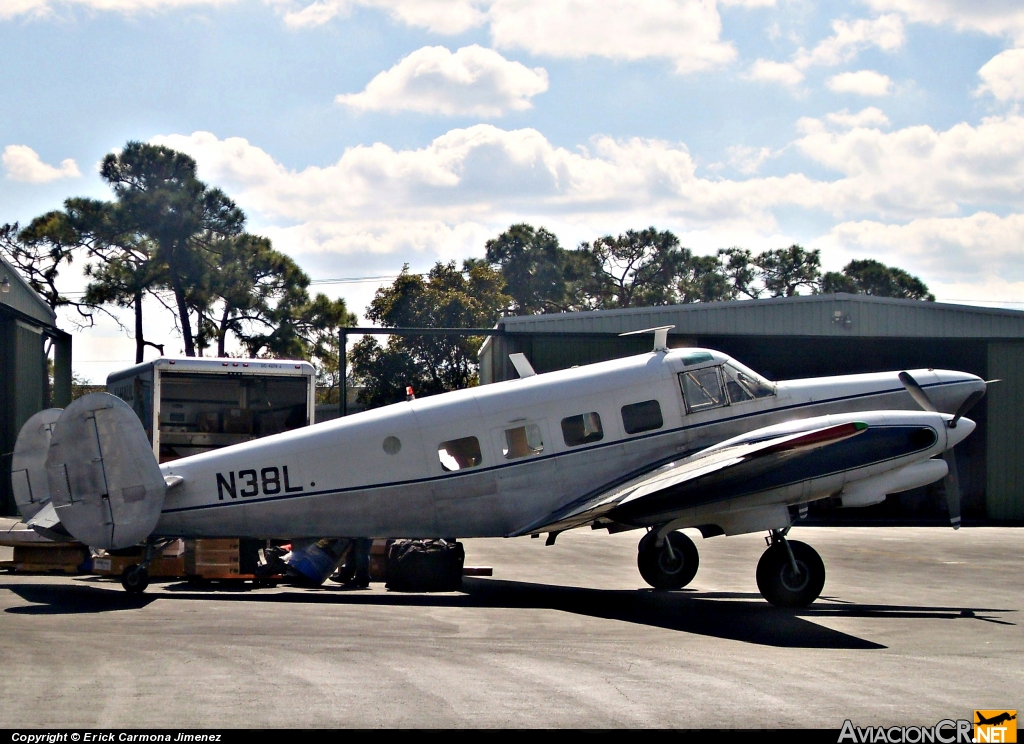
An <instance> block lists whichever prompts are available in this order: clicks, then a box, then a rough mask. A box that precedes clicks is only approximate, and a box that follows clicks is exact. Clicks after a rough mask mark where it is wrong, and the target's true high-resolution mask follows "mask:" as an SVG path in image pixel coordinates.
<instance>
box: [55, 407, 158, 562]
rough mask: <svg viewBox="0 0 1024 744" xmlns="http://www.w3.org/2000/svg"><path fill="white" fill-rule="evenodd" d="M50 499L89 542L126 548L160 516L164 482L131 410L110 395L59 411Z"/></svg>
mask: <svg viewBox="0 0 1024 744" xmlns="http://www.w3.org/2000/svg"><path fill="white" fill-rule="evenodd" d="M46 474H47V481H48V485H49V491H50V498H51V501H52V503H53V506H54V508H55V510H56V512H57V515H58V517H59V518H60V521H61V524H63V525H64V527H65V528H66V529H67V530H68V532H70V533H71V534H72V535H73V536H74V537H75V538H76V539H77V540H80V541H81V542H83V543H85V544H86V545H89V546H91V547H94V548H103V549H105V550H112V549H118V548H127V547H130V546H132V545H135V544H137V543H139V542H141V541H142V540H145V539H146V538H147V537H149V535H150V534H151V533H152V532H153V529H154V528H155V527H156V524H157V522H158V521H159V520H160V510H161V508H162V507H163V502H164V495H165V494H166V491H167V486H166V484H165V483H164V479H163V475H162V474H161V473H160V466H159V465H158V464H157V461H156V458H155V457H154V456H153V450H152V448H151V447H150V444H149V440H148V439H147V437H146V432H145V430H144V429H143V428H142V423H141V422H140V421H139V419H138V417H137V416H136V415H135V412H134V411H133V410H132V409H131V407H130V406H128V404H127V403H125V402H124V401H122V400H121V399H120V398H117V397H116V396H113V395H110V394H109V393H90V394H89V395H85V396H82V397H81V398H79V399H78V400H76V401H74V402H73V403H72V404H71V405H70V406H68V407H67V408H66V409H64V411H63V413H61V415H60V418H59V419H58V420H57V423H56V426H54V428H53V434H52V436H51V439H50V448H49V452H48V454H47V457H46Z"/></svg>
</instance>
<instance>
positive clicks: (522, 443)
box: [501, 424, 544, 460]
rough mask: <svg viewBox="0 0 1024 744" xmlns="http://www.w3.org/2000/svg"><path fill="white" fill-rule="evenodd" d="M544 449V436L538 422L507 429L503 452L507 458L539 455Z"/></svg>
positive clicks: (513, 458)
mask: <svg viewBox="0 0 1024 744" xmlns="http://www.w3.org/2000/svg"><path fill="white" fill-rule="evenodd" d="M543 451H544V438H543V437H542V436H541V433H540V427H539V426H537V424H525V425H523V426H517V427H515V428H514V429H505V443H504V445H503V446H502V448H501V454H503V455H504V456H505V459H506V460H515V459H517V458H519V457H528V456H530V455H538V454H540V453H541V452H543Z"/></svg>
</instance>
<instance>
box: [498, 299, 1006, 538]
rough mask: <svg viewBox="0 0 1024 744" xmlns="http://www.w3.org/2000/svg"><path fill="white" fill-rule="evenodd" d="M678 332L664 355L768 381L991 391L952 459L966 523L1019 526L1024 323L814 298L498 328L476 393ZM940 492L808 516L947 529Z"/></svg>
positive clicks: (578, 316)
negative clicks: (834, 378) (933, 380)
mask: <svg viewBox="0 0 1024 744" xmlns="http://www.w3.org/2000/svg"><path fill="white" fill-rule="evenodd" d="M665 325H674V326H675V328H674V329H672V331H670V335H669V345H670V346H672V347H682V346H698V347H706V348H712V349H717V350H719V351H722V352H725V353H726V354H729V355H730V356H732V357H734V358H736V359H737V360H739V361H740V362H742V363H743V364H746V365H747V366H749V367H751V368H752V369H754V370H756V371H758V372H760V373H762V374H764V375H765V376H766V377H768V378H770V379H772V380H787V379H796V378H801V377H820V376H829V375H842V374H858V373H865V372H884V371H898V370H904V369H921V368H928V367H934V368H938V369H953V370H960V371H964V372H970V373H972V374H976V375H978V376H979V377H982V378H983V379H986V380H990V379H999V380H1001V382H999V383H997V384H994V385H990V386H989V389H988V394H987V395H986V396H985V398H984V399H983V400H982V402H981V403H979V404H978V405H977V406H975V408H974V409H973V410H972V411H971V412H970V414H969V416H970V418H972V419H973V420H974V421H976V422H977V424H978V428H977V430H976V431H975V432H974V434H973V435H972V436H970V437H969V438H968V439H967V440H966V441H964V442H963V443H962V444H961V445H959V446H958V447H957V451H956V454H957V465H958V471H959V476H960V488H961V493H962V499H963V502H962V503H963V515H964V520H965V522H966V523H968V524H970V523H972V522H973V523H975V524H977V523H1000V524H1008V523H1019V522H1022V521H1024V423H1022V417H1024V312H1019V311H1015V310H1002V309H989V308H977V307H970V306H964V305H949V304H943V303H931V302H920V301H914V300H896V299H889V298H879V297H868V296H864V295H843V294H838V295H812V296H806V297H786V298H773V299H768V300H746V301H736V302H717V303H702V304H693V305H669V306H664V307H654V308H629V309H625V310H606V311H593V312H584V313H561V314H551V315H537V316H516V317H506V318H502V319H501V321H499V323H498V328H499V329H502V330H503V331H504V333H503V334H502V335H500V336H495V337H492V338H490V339H488V340H487V342H485V344H484V347H483V348H482V349H481V352H480V378H481V383H488V382H497V381H500V380H507V379H512V378H514V377H515V376H516V372H515V369H514V368H513V367H512V365H511V363H510V362H509V361H508V355H509V354H511V353H515V352H522V353H524V354H525V355H526V357H527V358H528V359H529V360H530V362H531V363H532V364H533V366H534V368H535V369H536V370H537V371H538V372H549V371H553V370H556V369H565V368H568V367H572V366H573V365H580V364H590V363H593V362H598V361H604V360H607V359H614V358H618V357H623V356H629V355H632V354H640V353H644V352H646V351H649V350H650V348H651V343H652V338H651V336H649V335H641V336H625V337H620V336H619V335H618V334H620V333H625V332H627V331H635V330H639V329H643V328H654V327H657V326H665ZM938 488H939V486H934V485H933V486H929V487H927V488H921V489H915V490H913V491H908V492H905V493H902V494H894V495H891V496H889V497H888V498H887V499H886V501H885V502H884V503H883V504H879V505H877V506H872V507H865V508H860V509H842V510H839V509H832V508H830V507H829V505H828V504H827V503H822V504H818V505H814V507H813V508H812V511H811V519H817V520H826V521H829V522H842V523H858V522H890V523H892V522H897V523H917V524H948V522H947V521H946V507H945V499H944V497H943V496H942V495H941V492H939V491H938V490H937V489H938Z"/></svg>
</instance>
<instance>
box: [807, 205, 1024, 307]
mask: <svg viewBox="0 0 1024 744" xmlns="http://www.w3.org/2000/svg"><path fill="white" fill-rule="evenodd" d="M1021 245H1024V214H1019V213H1018V214H1009V215H1007V216H1005V217H1000V216H998V215H995V214H992V213H991V212H976V213H975V214H972V215H970V216H969V217H951V218H935V217H930V218H922V219H916V220H912V221H910V222H908V223H906V224H901V225H892V224H885V223H883V222H877V221H870V220H865V221H860V222H843V223H840V224H838V225H836V226H835V227H833V228H832V229H831V230H830V231H829V232H828V234H827V235H825V236H822V237H821V238H819V239H818V240H816V241H815V242H814V247H816V248H822V249H824V250H829V251H832V252H833V256H835V254H836V253H842V254H844V255H845V256H847V257H848V258H862V257H864V256H890V257H891V259H890V260H888V261H887V263H891V264H895V265H897V266H900V267H901V268H905V269H907V270H909V271H912V272H913V273H920V274H924V275H927V276H929V277H934V278H935V279H937V280H939V281H941V282H943V283H945V284H968V283H977V282H978V281H979V279H981V278H982V277H985V276H989V277H992V278H999V279H1000V280H1002V281H1004V282H1024V263H1022V262H1021V260H1020V246H1021ZM964 291H966V290H964ZM946 296H947V297H951V298H956V297H957V295H949V294H947V295H946ZM959 296H960V297H963V296H964V295H963V294H962V293H961V294H960V295H959ZM978 296H979V297H984V295H978ZM1021 296H1022V295H1020V294H1017V296H1016V297H1012V296H1009V297H1007V296H1003V297H1002V299H1020V297H1021ZM990 299H993V300H996V299H1000V295H999V294H995V295H992V296H991V297H990Z"/></svg>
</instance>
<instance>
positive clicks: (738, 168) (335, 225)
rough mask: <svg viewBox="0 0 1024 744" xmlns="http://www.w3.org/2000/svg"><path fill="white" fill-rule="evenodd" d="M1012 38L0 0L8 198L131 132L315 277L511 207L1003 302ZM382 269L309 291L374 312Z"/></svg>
mask: <svg viewBox="0 0 1024 744" xmlns="http://www.w3.org/2000/svg"><path fill="white" fill-rule="evenodd" d="M1020 47H1024V6H1022V4H1021V3H1019V2H1016V1H1014V0H974V2H966V1H965V0H856V1H854V2H845V3H844V2H830V3H818V2H811V1H810V0H718V1H717V2H716V0H648V1H647V2H640V3H626V2H619V1H617V0H592V1H591V2H576V1H570V0H563V1H556V0H545V1H543V2H541V1H539V0H452V1H450V2H437V1H436V0H419V1H418V2H409V1H408V0H317V1H316V2H313V1H311V0H0V49H2V50H3V54H2V57H0V75H2V78H0V111H3V114H2V115H0V151H2V153H3V160H2V165H0V174H2V175H0V222H9V221H14V220H20V221H22V222H26V221H28V220H29V219H31V218H32V217H34V216H35V215H37V214H40V213H42V212H44V211H46V210H49V209H54V208H58V207H59V206H60V204H61V202H62V201H63V200H64V199H65V198H67V197H69V196H79V195H92V196H97V197H106V196H108V192H107V190H106V188H105V186H104V185H103V184H102V182H101V181H100V179H99V178H98V176H97V174H96V164H97V163H98V162H99V161H100V160H101V159H102V157H103V155H104V154H106V153H107V152H110V151H112V150H115V149H117V148H118V147H120V146H122V145H123V144H124V143H125V142H126V141H127V140H129V139H138V140H146V141H155V142H161V143H164V144H168V145H170V146H173V147H176V148H178V149H181V150H185V151H187V152H189V153H190V154H192V155H193V156H194V157H196V159H197V160H198V162H199V165H200V174H201V176H202V177H203V178H204V179H206V180H207V181H208V182H210V183H211V184H214V185H217V186H220V187H222V188H224V189H225V190H226V191H227V192H228V193H229V194H230V195H231V196H232V197H233V198H235V199H236V200H237V201H238V203H239V204H240V205H241V206H242V207H243V208H244V209H245V211H246V213H247V214H248V216H249V226H250V229H251V230H253V231H255V232H261V233H264V234H266V235H269V236H270V237H271V238H273V240H274V242H275V245H276V246H277V247H278V248H279V249H280V250H283V251H285V252H286V253H289V254H290V255H292V256H293V257H294V258H295V259H296V260H297V261H299V263H300V264H301V265H302V266H303V267H304V268H305V269H306V270H307V271H308V272H309V273H310V274H311V275H312V276H313V277H314V278H315V279H327V278H339V277H363V276H378V275H383V276H388V275H393V274H395V273H397V271H398V270H400V268H401V266H402V264H403V263H409V264H410V265H411V266H412V268H413V270H425V269H427V268H429V266H430V265H431V264H432V263H433V262H434V261H437V260H448V259H462V258H465V257H468V256H480V255H482V253H483V244H484V241H486V240H487V239H488V238H489V237H493V236H494V235H496V234H498V233H499V232H500V231H501V230H502V229H504V228H505V227H507V226H508V225H509V224H511V223H513V222H519V221H527V222H531V223H533V224H537V225H545V226H547V227H548V228H550V229H552V230H553V231H554V232H555V233H556V234H557V235H559V237H560V238H561V240H562V242H563V244H565V245H568V246H572V245H575V244H577V243H578V242H580V241H583V240H591V239H593V238H595V237H598V236H600V235H604V234H608V233H617V232H621V231H623V230H625V229H627V228H631V227H634V228H639V227H645V226H648V225H654V226H656V227H658V228H661V229H671V230H673V231H675V232H676V233H677V234H678V235H679V236H680V238H681V240H682V242H683V244H684V245H687V246H689V247H691V248H693V249H694V250H696V251H698V252H713V251H714V250H715V249H717V248H719V247H725V246H730V245H743V246H747V247H750V248H752V249H755V250H762V249H765V248H771V247H781V246H784V245H788V244H790V243H792V242H799V243H801V244H803V245H805V246H808V247H812V248H820V249H821V250H822V255H823V258H824V263H825V265H826V267H827V268H839V267H841V266H842V265H843V264H844V263H845V262H846V261H848V260H849V259H850V258H857V257H873V258H878V259H880V260H883V261H886V262H888V263H892V264H895V265H898V266H901V267H903V268H906V269H908V270H910V271H912V272H914V273H916V274H918V275H919V276H921V277H922V278H923V279H924V280H925V281H926V282H927V283H928V284H929V285H930V286H931V287H932V289H933V290H934V291H935V293H936V294H937V295H938V297H939V298H940V299H947V300H967V301H974V302H983V303H993V302H995V303H1003V304H1012V303H1016V302H1018V301H1024V293H1022V292H1021V290H1022V288H1024V262H1022V261H1021V260H1020V259H1021V246H1022V244H1024V241H1022V238H1024V209H1022V203H1021V202H1022V190H1024V117H1022V116H1021V115H1020V101H1021V99H1022V98H1024V48H1020ZM66 279H67V281H68V288H69V290H70V289H73V288H74V287H76V286H80V284H81V279H80V278H79V277H77V276H75V275H74V273H73V272H72V273H71V274H69V275H68V276H67V277H66ZM376 286H378V284H377V283H374V282H359V283H354V284H353V283H350V284H336V285H330V284H327V285H320V286H319V288H320V289H322V290H324V291H326V292H328V293H329V294H332V295H336V296H344V297H346V299H348V300H349V303H350V305H351V307H352V308H353V309H354V310H355V311H357V312H361V311H362V309H363V308H364V307H365V305H366V304H367V302H368V300H369V299H370V297H371V296H372V293H373V290H374V289H375V288H376ZM1012 306H1017V305H1012ZM150 316H151V317H154V321H153V322H154V323H155V324H157V325H156V327H157V328H159V324H158V323H159V322H165V321H159V319H158V318H157V317H156V312H155V311H154V312H152V313H150ZM76 357H77V361H76V368H78V369H79V370H80V371H81V372H83V373H84V374H86V375H87V376H89V377H92V378H94V379H100V378H102V377H103V376H105V374H106V372H107V371H109V370H110V369H114V368H117V367H118V366H120V362H121V361H122V360H130V359H131V343H130V341H128V339H127V338H125V337H124V336H123V334H121V333H120V332H119V331H118V330H117V329H116V327H114V326H113V325H112V324H103V325H102V326H101V327H99V328H96V329H92V330H90V331H83V332H82V333H80V334H79V335H78V338H77V339H76Z"/></svg>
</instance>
